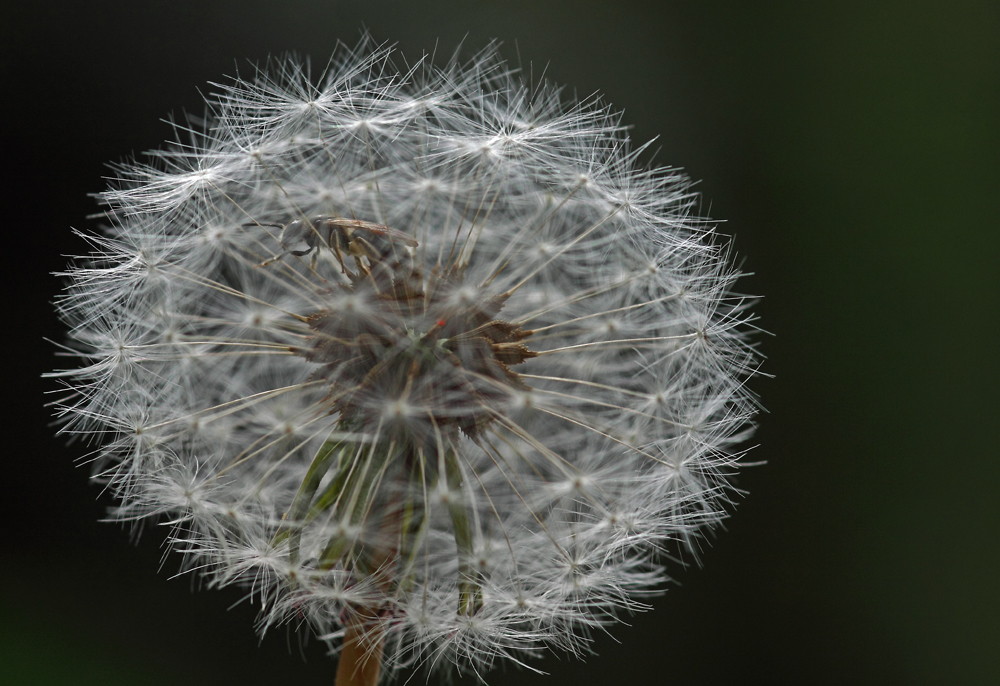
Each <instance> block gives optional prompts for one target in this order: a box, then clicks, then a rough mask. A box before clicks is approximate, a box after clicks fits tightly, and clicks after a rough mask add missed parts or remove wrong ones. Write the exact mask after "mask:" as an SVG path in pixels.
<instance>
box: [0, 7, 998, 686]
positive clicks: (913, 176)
mask: <svg viewBox="0 0 1000 686" xmlns="http://www.w3.org/2000/svg"><path fill="white" fill-rule="evenodd" d="M4 13H5V16H4V18H3V19H2V23H0V60H2V64H0V68H2V72H0V74H2V85H0V88H2V92H3V94H4V96H5V97H4V104H3V107H2V110H0V111H2V113H3V114H2V118H3V127H2V132H0V135H2V137H3V140H2V148H0V150H2V156H3V163H2V165H0V167H2V168H3V173H4V176H5V180H4V182H3V185H2V193H3V195H4V203H3V204H4V210H3V213H2V214H0V226H2V231H3V236H4V250H3V261H4V268H3V270H2V273H3V274H4V277H5V281H8V282H7V283H5V284H4V290H3V293H4V295H5V298H4V308H3V313H4V319H3V333H2V337H0V338H2V340H3V344H4V346H5V347H6V350H5V351H4V357H3V359H4V360H6V361H7V364H6V365H5V369H4V372H3V375H4V377H3V378H4V379H5V380H4V385H3V391H4V392H3V393H0V399H2V402H3V404H4V410H3V414H2V415H0V416H2V417H3V418H4V435H5V437H6V438H7V441H8V447H7V449H5V450H4V458H3V469H2V471H0V479H2V480H3V482H2V486H0V488H2V499H0V507H2V508H3V513H2V519H0V527H2V531H3V543H2V544H0V551H2V553H0V555H2V558H0V682H3V683H5V684H45V683H54V684H177V683H185V684H191V685H201V684H212V685H218V684H254V683H282V684H329V683H332V680H333V672H334V668H335V663H334V662H333V661H332V660H327V659H326V658H324V657H323V655H322V652H321V650H319V648H318V647H317V646H316V645H310V646H308V647H307V648H306V649H305V653H306V657H307V659H306V661H304V662H303V660H302V658H301V657H299V655H298V652H299V651H298V648H297V645H298V643H297V641H296V640H295V639H294V638H293V637H289V636H288V635H286V633H285V632H284V631H282V630H278V631H275V632H274V633H273V634H272V635H270V636H268V637H267V638H266V639H265V640H264V641H263V644H262V645H261V646H259V647H258V641H257V639H256V637H255V635H254V633H253V630H252V620H253V617H254V616H255V612H254V610H253V608H249V607H246V606H239V607H236V608H234V609H232V610H229V611H227V608H228V607H229V606H230V605H231V604H233V603H235V602H236V601H237V600H238V599H239V597H240V594H239V593H238V592H235V591H231V592H218V591H214V590H197V591H192V587H193V585H196V583H195V582H194V580H193V579H192V578H190V577H183V578H179V579H174V578H171V576H172V573H173V572H174V571H175V570H176V567H177V563H176V560H175V559H172V558H168V559H167V560H166V561H165V563H164V564H163V566H162V570H161V571H159V572H157V568H158V567H159V557H160V554H161V550H160V547H159V544H160V542H161V541H162V532H161V531H158V530H156V528H155V527H154V528H151V529H149V530H147V531H145V532H144V534H143V537H142V540H141V541H140V543H139V545H138V546H132V545H130V544H129V533H128V532H127V531H124V530H122V529H121V528H120V527H118V526H116V525H111V524H99V523H97V519H98V518H99V517H100V516H101V515H102V512H103V510H104V508H105V507H106V506H107V504H108V503H107V501H106V500H104V499H101V498H99V497H98V496H99V493H98V489H97V488H96V487H94V486H92V485H90V484H88V482H87V469H86V468H78V469H74V468H73V467H72V460H73V459H74V458H79V457H80V456H82V455H83V454H84V453H85V450H86V447H85V446H82V445H72V446H69V447H67V446H66V445H65V444H64V441H63V440H61V439H57V438H53V437H52V429H51V427H50V426H49V425H48V423H49V417H48V414H47V412H46V411H45V410H43V409H41V405H42V403H43V402H44V397H43V391H45V390H51V389H52V387H53V385H52V384H51V382H43V381H41V380H39V379H38V378H37V377H38V374H39V373H41V372H42V371H44V370H47V369H50V368H52V367H53V366H55V365H56V364H57V362H56V361H55V360H54V358H53V347H52V346H51V345H49V344H46V343H43V342H42V340H41V339H42V337H43V336H46V337H49V338H55V339H57V340H58V339H59V338H61V333H60V328H59V325H58V324H57V323H56V321H55V318H54V316H53V315H52V313H51V307H50V305H49V301H51V299H52V298H53V297H54V294H55V292H56V291H57V290H58V287H59V286H58V283H57V281H56V280H55V279H54V278H52V277H51V276H49V274H48V272H51V271H54V270H58V269H60V268H62V266H63V265H64V263H65V259H64V258H63V257H61V255H63V254H68V253H77V252H80V251H81V250H84V247H83V245H82V243H81V242H80V241H79V240H77V239H74V238H73V237H72V236H71V235H70V233H69V227H70V226H71V225H72V226H77V227H86V228H92V227H93V224H92V223H91V222H88V221H87V220H85V219H84V217H85V215H87V214H88V213H90V212H92V211H93V210H94V208H95V206H94V204H93V201H92V200H90V199H89V198H87V197H86V193H88V192H94V191H99V190H101V189H102V188H103V186H104V182H103V180H102V179H101V176H102V175H104V174H106V173H108V171H107V169H106V168H104V167H103V165H104V163H105V162H107V161H111V160H118V159H120V158H122V157H125V156H127V155H129V154H131V153H133V152H136V153H138V152H140V151H142V150H145V149H150V148H155V147H157V146H158V145H159V144H160V142H161V141H162V140H163V138H165V137H166V136H168V135H169V132H168V129H167V127H166V126H165V125H164V124H162V123H161V122H159V121H158V120H159V118H161V117H163V116H165V115H166V114H167V113H168V112H171V111H173V112H175V113H180V112H181V111H182V110H185V109H186V110H189V111H194V112H199V111H200V109H201V106H200V105H199V95H198V89H206V88H207V86H206V82H208V81H210V80H215V81H218V80H220V79H221V77H222V76H223V75H225V74H230V75H231V74H233V72H234V70H235V66H234V65H235V64H236V61H237V60H239V61H240V64H241V65H244V66H245V61H244V58H251V59H255V60H260V59H263V58H264V57H266V56H267V55H269V54H278V53H282V52H284V51H287V50H295V51H297V52H299V53H302V54H307V55H311V56H312V57H313V58H314V59H315V60H316V61H318V62H320V63H322V62H323V61H325V59H326V57H327V56H328V55H329V53H330V51H331V49H332V47H333V45H334V41H335V40H336V39H338V38H341V39H343V40H345V41H347V42H348V43H353V42H354V41H355V40H356V38H357V36H358V33H359V29H360V27H361V26H362V24H365V25H367V26H368V27H369V28H370V29H371V30H372V32H373V33H374V35H375V36H376V37H377V38H378V39H380V40H387V41H398V42H399V45H400V47H401V48H402V49H403V50H404V51H405V53H406V54H408V55H411V56H418V55H419V54H420V53H421V51H423V50H428V51H429V50H431V49H433V47H434V43H435V40H436V39H440V45H441V50H443V51H444V52H450V51H451V50H452V49H453V48H454V46H455V45H457V43H458V42H459V41H460V40H461V39H462V38H463V36H466V39H465V40H466V45H467V46H468V48H469V49H470V50H471V49H476V48H479V47H481V46H482V45H484V44H485V42H486V41H487V40H488V39H489V38H491V37H496V38H499V39H501V40H503V41H504V53H505V54H506V55H507V56H508V58H509V59H510V60H512V61H515V62H516V61H517V59H518V55H520V60H521V62H522V64H524V65H528V64H529V63H530V64H533V65H534V70H535V73H536V74H537V73H538V72H539V71H540V70H541V68H543V67H544V66H546V65H548V72H547V73H548V74H549V75H550V76H551V77H552V78H553V79H555V80H557V81H558V82H560V83H564V84H568V85H569V86H570V87H571V88H572V89H575V91H576V92H577V93H578V94H579V95H581V96H586V95H589V94H590V93H592V92H593V91H596V90H601V91H602V92H603V93H604V94H605V96H606V99H607V100H608V101H610V102H611V103H612V104H613V105H614V106H615V107H616V108H618V109H623V110H624V111H625V121H626V122H628V123H630V124H632V125H633V126H634V129H633V132H632V133H633V137H634V138H635V139H636V140H638V141H645V140H648V139H650V138H652V137H655V136H659V143H658V145H659V147H660V152H659V154H658V156H657V157H656V162H657V163H660V164H671V165H679V166H683V167H685V168H686V169H687V170H688V171H689V173H690V174H691V176H692V177H693V178H695V179H701V180H702V181H701V183H700V186H699V188H700V190H701V192H702V193H703V197H704V206H703V211H704V212H705V213H710V214H711V216H713V217H716V218H719V219H725V220H727V223H726V224H725V225H724V226H723V230H724V231H726V232H728V233H730V234H732V235H734V236H735V238H736V248H737V251H738V253H739V255H740V256H741V257H742V258H745V262H744V268H745V269H746V270H747V271H751V272H754V275H753V276H751V277H748V278H747V279H746V280H745V281H744V282H743V284H742V288H743V289H744V290H745V291H748V292H753V293H759V294H763V295H764V296H765V298H764V299H763V300H762V301H761V303H760V304H759V306H758V308H757V310H758V312H759V313H760V315H761V316H762V323H763V326H764V327H765V328H767V329H768V330H769V331H770V332H772V333H774V334H775V336H774V337H764V338H762V340H761V344H762V349H763V351H764V352H765V353H766V354H767V356H768V358H769V359H768V362H767V364H766V366H765V371H766V372H768V373H770V374H773V375H774V377H775V378H774V379H765V378H759V379H757V380H756V381H755V382H754V383H753V387H754V389H755V390H757V391H758V392H759V393H760V395H761V397H762V399H763V402H764V404H765V405H766V407H767V409H768V410H769V413H768V414H765V415H763V416H762V417H761V419H760V429H759V431H758V433H757V435H756V438H755V442H759V444H760V447H758V448H756V449H755V451H754V452H753V454H752V459H756V460H766V461H767V464H766V465H765V466H762V467H755V468H752V469H748V470H746V471H745V472H744V473H743V474H742V475H741V477H740V481H739V486H740V487H741V488H745V489H746V490H747V491H748V492H749V495H748V496H747V497H746V498H745V500H744V502H742V503H740V505H739V506H738V507H737V508H736V511H735V514H734V516H733V517H732V518H731V519H730V520H729V521H728V522H727V524H726V531H721V532H719V535H718V536H717V537H716V540H715V541H714V544H713V546H712V547H711V548H709V549H707V550H706V551H705V553H704V555H703V568H701V569H698V568H692V569H688V570H677V573H676V576H677V580H678V582H679V584H678V585H676V586H673V587H671V588H670V590H669V592H668V593H667V594H666V595H665V596H663V597H662V598H660V599H658V600H656V601H655V609H654V611H653V612H651V613H648V614H645V615H642V616H637V617H635V618H633V619H631V620H630V624H631V626H618V627H616V628H615V629H613V631H612V634H613V636H614V639H616V640H617V641H620V643H619V642H616V640H613V639H611V638H609V637H607V636H596V637H595V642H594V647H595V649H596V651H597V652H598V653H599V655H598V656H594V657H590V658H589V659H588V660H587V661H586V663H581V662H575V661H571V660H567V659H566V658H561V659H555V658H548V659H546V660H545V661H542V662H540V663H538V666H539V667H540V668H542V669H544V670H546V671H548V672H550V673H551V676H548V677H539V676H535V675H532V674H530V673H528V672H524V671H518V670H513V669H508V670H506V671H497V672H494V673H493V674H492V677H491V678H490V683H491V684H495V685H497V686H500V685H503V684H529V685H530V684H553V685H554V684H570V683H572V684H614V685H616V686H620V685H621V684H626V683H627V684H727V685H732V684H754V683H766V684H843V683H851V684H884V683H893V684H896V683H898V684H945V683H947V684H992V683H1000V590H998V583H997V582H998V577H1000V575H998V567H1000V546H998V543H1000V540H998V539H1000V535H998V524H1000V498H998V487H1000V460H998V450H997V436H998V428H1000V421H997V418H996V415H997V410H998V406H1000V402H998V401H997V395H998V389H1000V384H998V382H1000V378H998V363H997V359H998V353H1000V350H998V343H997V334H998V333H1000V331H998V326H997V316H998V314H1000V307H998V304H997V299H998V296H1000V278H998V274H1000V270H998V266H997V262H998V256H1000V238H998V215H1000V213H998V209H1000V190H998V185H1000V184H998V181H1000V174H998V171H997V169H998V165H1000V155H998V152H1000V146H998V131H1000V116H998V115H1000V107H998V105H1000V5H998V4H997V3H995V2H993V3H991V2H985V1H983V2H975V1H952V2H937V3H930V2H913V1H912V0H910V1H905V2H903V1H891V2H871V1H869V2H847V1H843V0H842V1H839V2H805V3H803V2H781V3H778V2H774V3H770V2H767V3H765V2H746V1H740V0H731V1H728V2H700V3H695V2H691V3H679V2H661V3H652V2H650V3H642V2H629V1H623V0H619V1H617V2H584V1H578V2H563V1H559V2H540V3H533V2H501V1H494V2H489V3H476V2H453V3H445V2H439V1H436V0H434V1H429V2H428V1H419V0H410V1H407V2H379V1H375V0H372V1H370V2H366V3H349V2H333V1H328V2H318V1H314V2H300V1H289V0H271V1H269V2H256V1H247V0H243V1H241V2H236V1H226V2H201V3H170V4H168V3H156V2H138V1H132V2H104V3H101V2H88V3H70V2H54V3H53V2H50V3H36V4H34V5H32V6H31V8H30V9H28V4H27V3H18V5H17V6H16V7H13V8H7V9H5V10H4ZM288 645H291V646H292V654H289V649H288ZM420 681H422V677H417V681H416V682H415V683H420Z"/></svg>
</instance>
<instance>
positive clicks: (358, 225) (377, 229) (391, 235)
mask: <svg viewBox="0 0 1000 686" xmlns="http://www.w3.org/2000/svg"><path fill="white" fill-rule="evenodd" d="M329 221H330V223H331V224H333V225H335V226H338V227H341V228H344V229H351V230H352V231H366V232H369V233H373V234H376V235H378V236H383V237H385V238H386V239H387V240H390V241H394V242H398V243H402V244H403V245H408V246H409V247H411V248H415V247H417V241H416V239H414V238H413V236H410V235H408V234H405V233H402V232H401V231H396V230H395V229H390V228H389V227H388V226H384V225H382V224H375V223H373V222H366V221H362V220H360V219H339V218H338V219H331V220H329Z"/></svg>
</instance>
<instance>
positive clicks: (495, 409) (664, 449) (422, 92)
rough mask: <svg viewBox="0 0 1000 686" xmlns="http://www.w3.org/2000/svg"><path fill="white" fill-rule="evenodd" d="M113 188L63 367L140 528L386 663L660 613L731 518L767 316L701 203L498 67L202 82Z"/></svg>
mask: <svg viewBox="0 0 1000 686" xmlns="http://www.w3.org/2000/svg"><path fill="white" fill-rule="evenodd" d="M217 88H218V90H217V91H216V93H215V94H214V95H212V96H210V97H209V99H208V115H206V117H205V118H204V119H194V118H192V119H191V120H190V121H188V122H186V123H184V124H177V125H175V129H176V132H177V139H176V140H175V141H174V142H173V143H172V144H170V145H169V146H167V147H166V148H165V149H163V150H160V151H156V152H154V153H151V162H150V163H149V164H145V163H139V162H129V163H124V164H121V165H119V166H117V167H116V172H117V173H116V179H115V181H114V182H113V184H112V186H111V187H110V188H108V189H107V190H106V191H105V192H104V193H102V194H101V196H100V198H101V201H102V203H103V205H104V211H105V216H106V217H107V222H108V226H107V227H106V229H105V231H104V232H103V233H102V234H98V235H93V236H87V240H88V241H89V242H90V244H91V246H92V250H93V252H92V254H91V255H89V256H86V257H82V258H80V259H79V260H78V261H77V262H76V263H75V264H74V265H73V266H72V267H71V268H70V269H69V270H68V271H67V272H66V276H68V279H69V286H68V287H67V289H66V291H65V292H64V294H63V295H62V297H61V298H60V300H59V303H58V308H59V311H60V314H61V315H62V317H63V319H64V320H65V321H66V323H67V325H68V328H69V331H70V340H71V343H70V345H69V349H70V352H71V354H72V355H74V356H76V357H77V358H78V359H79V366H78V367H75V368H69V369H66V370H63V371H59V372H56V373H54V374H53V375H52V376H53V377H55V378H57V379H58V381H59V383H61V384H62V387H63V389H64V393H63V395H62V396H61V400H60V401H59V402H58V404H57V414H58V416H59V418H60V419H61V421H62V422H63V431H64V432H66V433H71V434H82V435H84V436H87V437H89V438H90V439H91V440H92V442H93V445H94V452H93V456H92V461H93V463H94V467H95V478H96V479H97V480H99V481H101V482H102V483H104V484H106V486H107V487H108V489H110V491H111V492H112V493H113V494H114V495H115V496H116V497H117V498H118V503H119V504H118V506H117V508H116V509H115V511H114V513H115V515H116V516H117V517H118V518H120V519H122V520H123V521H138V520H142V519H145V518H157V519H160V520H162V521H166V522H168V523H170V524H171V525H172V526H173V533H172V534H171V536H170V545H171V547H172V548H173V549H174V550H175V551H176V552H177V553H178V554H179V555H180V557H181V559H182V560H184V562H183V565H184V567H185V568H187V569H190V570H192V571H195V570H196V573H199V574H204V575H206V576H207V577H208V578H209V579H210V582H211V584H213V585H217V586H225V585H231V584H233V585H239V586H242V587H244V588H247V589H249V593H250V594H251V596H252V597H256V598H258V599H259V600H260V602H261V603H262V612H261V616H260V621H259V627H258V628H259V629H260V630H261V631H262V632H263V631H266V630H267V629H268V628H269V627H271V626H274V625H276V624H281V623H284V622H295V623H302V622H304V623H306V624H308V625H309V626H310V627H311V629H312V631H314V632H315V633H316V635H318V636H320V637H321V638H322V639H323V640H325V641H327V642H328V643H329V645H330V647H331V650H332V651H333V652H336V651H338V650H340V649H341V647H342V645H343V644H344V642H345V641H346V640H348V639H347V638H346V637H348V636H353V637H354V639H352V640H355V639H356V640H358V641H361V642H362V643H363V644H364V645H366V646H368V649H370V650H371V651H375V648H376V646H379V647H380V648H379V649H381V650H383V658H382V659H383V662H384V664H385V666H386V667H387V668H389V669H395V668H404V667H412V666H415V665H425V666H429V667H437V666H443V665H446V664H453V665H455V666H457V667H458V668H459V669H460V670H465V669H470V670H473V671H475V672H476V673H481V672H482V670H484V669H488V668H490V667H492V666H494V665H495V664H496V663H497V662H498V661H501V660H513V661H515V662H518V663H520V662H521V660H522V659H524V658H526V657H530V656H533V655H535V654H537V653H538V651H539V649H540V648H542V647H550V648H553V649H556V650H565V651H569V652H573V653H578V652H580V651H581V650H583V649H585V646H586V645H587V639H586V635H587V632H588V631H590V630H591V629H593V628H595V627H600V626H605V625H607V624H610V623H613V622H614V621H615V616H616V615H617V614H618V613H620V612H622V611H627V612H631V611H637V610H642V609H645V606H644V605H643V604H642V603H641V602H639V601H638V600H637V598H640V597H644V596H645V595H647V594H649V593H651V592H654V591H655V590H656V589H657V588H659V587H660V585H661V584H662V582H663V581H664V580H665V579H667V575H668V573H669V570H668V569H667V567H666V566H665V565H666V564H667V563H666V562H665V560H668V559H670V558H669V557H668V556H663V555H662V553H663V552H664V551H667V552H669V551H670V550H672V549H675V548H676V547H678V546H680V547H688V548H691V549H692V550H696V548H697V545H698V541H699V540H700V537H701V536H702V535H703V533H704V531H706V530H707V529H708V528H710V527H711V526H713V525H714V524H715V523H717V522H718V521H719V520H720V519H721V518H722V517H724V516H725V510H726V506H727V505H728V504H729V497H730V493H731V489H730V488H729V486H728V482H727V480H728V479H729V478H730V477H731V476H732V474H733V473H734V472H735V471H736V469H737V468H738V466H739V458H740V456H741V455H742V452H741V448H740V446H741V444H742V442H743V441H745V439H746V438H747V436H748V434H749V432H750V431H751V430H752V420H753V417H754V415H755V412H756V402H755V399H754V397H753V395H752V394H751V392H750V391H748V390H747V387H746V380H747V378H748V377H750V376H752V375H753V374H754V373H755V371H756V369H757V366H758V363H759V362H758V356H757V354H756V352H755V350H754V347H753V346H752V345H751V344H750V343H749V342H748V340H747V332H748V331H749V330H750V328H751V327H750V326H749V324H750V322H752V321H753V316H752V315H751V314H750V312H749V310H748V309H747V308H748V303H749V301H748V300H747V299H746V298H743V297H740V296H738V295H735V294H733V293H732V287H733V284H734V282H735V280H736V278H737V277H738V274H737V273H736V272H735V271H734V269H733V267H732V266H731V261H730V255H729V248H728V246H727V245H726V243H725V242H724V241H723V240H722V239H721V238H720V237H719V236H718V235H716V234H715V232H714V229H713V225H712V223H711V222H710V221H709V220H706V219H702V218H699V217H697V216H695V215H694V214H693V207H694V205H695V203H696V201H697V198H696V196H695V194H694V193H693V192H692V191H691V188H690V183H689V181H688V180H687V178H686V177H685V176H684V175H683V174H681V173H680V172H678V171H677V170H673V169H650V168H646V167H643V166H642V165H641V164H640V162H639V160H638V157H639V154H640V153H641V152H642V151H643V147H642V146H640V147H638V148H635V147H633V146H632V144H631V142H630V141H629V139H628V136H627V134H626V132H625V128H624V127H623V126H622V125H621V124H620V122H619V118H618V115H616V114H615V113H614V112H612V111H611V110H610V109H609V108H607V107H606V106H604V105H603V104H601V103H600V102H599V101H598V100H596V99H590V100H588V101H586V102H582V103H581V102H576V101H572V100H567V99H566V98H565V97H564V96H563V94H562V92H561V90H560V89H559V88H558V87H556V86H553V85H551V84H546V83H537V82H525V81H523V80H522V77H521V76H520V75H519V74H518V73H517V72H516V71H515V70H513V69H511V68H510V67H509V66H508V65H507V64H506V63H505V62H503V60H502V59H501V58H500V57H499V56H498V53H497V50H496V48H495V46H491V47H489V48H487V49H485V50H483V51H482V52H480V53H478V54H476V55H474V56H472V57H471V58H470V59H468V60H467V61H462V59H460V58H459V57H458V56H457V55H456V56H455V57H453V58H452V59H451V60H449V61H448V62H447V63H445V64H444V65H434V64H432V63H431V62H430V61H429V60H427V59H425V60H421V61H418V62H416V63H415V64H413V65H412V66H409V67H407V68H405V69H399V68H398V67H397V66H396V64H395V63H394V61H393V53H392V50H390V49H387V48H383V47H378V46H375V45H373V44H372V43H371V42H370V40H369V39H365V40H364V41H363V42H362V43H361V44H359V45H358V46H356V47H354V48H346V47H343V46H342V47H341V48H340V49H339V51H338V52H337V53H336V54H335V56H334V58H333V59H332V61H331V62H330V64H329V65H328V67H327V68H326V69H325V70H324V71H323V72H322V73H321V74H318V75H317V74H313V73H312V72H311V70H310V67H309V65H308V64H303V63H301V62H298V61H296V60H294V59H287V60H275V61H272V62H271V63H269V64H268V65H266V66H265V67H262V68H261V69H259V70H257V71H256V72H255V73H254V74H253V76H252V77H250V78H246V79H234V80H232V81H230V82H229V83H226V84H223V85H221V86H217Z"/></svg>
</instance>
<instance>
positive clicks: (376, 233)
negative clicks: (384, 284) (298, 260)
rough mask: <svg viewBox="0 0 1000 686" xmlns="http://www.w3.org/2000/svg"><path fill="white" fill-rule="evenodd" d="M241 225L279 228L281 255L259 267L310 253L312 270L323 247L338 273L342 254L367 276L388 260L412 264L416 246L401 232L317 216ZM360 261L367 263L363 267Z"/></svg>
mask: <svg viewBox="0 0 1000 686" xmlns="http://www.w3.org/2000/svg"><path fill="white" fill-rule="evenodd" d="M243 226H273V227H274V228H278V229H281V238H280V243H281V247H282V248H284V249H285V250H284V252H281V253H279V254H278V255H275V256H274V257H272V258H270V259H268V260H265V261H264V262H261V264H260V266H261V267H264V266H267V265H269V264H271V263H272V262H274V261H276V260H279V259H281V257H282V256H283V255H286V254H291V255H295V256H298V257H301V256H303V255H308V254H310V253H311V254H312V259H311V261H310V265H311V268H312V269H315V268H316V258H317V257H318V256H319V251H320V250H321V249H322V248H324V247H326V248H329V249H330V251H331V252H333V255H334V257H336V258H337V262H338V263H339V264H340V270H341V273H342V274H346V273H347V265H346V264H345V263H344V257H345V255H350V256H352V257H354V263H355V264H356V265H357V267H358V271H359V272H360V273H361V274H367V273H369V272H370V268H371V267H372V266H374V265H375V264H378V263H380V262H382V261H383V260H386V259H388V258H394V259H396V260H397V261H399V262H401V263H405V262H412V259H413V249H414V248H416V247H417V241H416V240H414V238H413V237H412V236H408V235H406V234H405V233H401V232H399V231H396V230H395V229H390V228H389V227H388V226H383V225H382V224H374V223H372V222H366V221H362V220H360V219H347V218H345V217H331V216H328V215H317V216H315V217H308V218H307V217H302V218H301V219H296V220H294V221H292V222H289V223H288V224H284V225H281V224H262V223H258V222H253V223H249V224H244V225H243ZM303 243H304V244H305V248H304V249H293V246H297V245H302V244H303ZM362 258H365V259H367V260H368V265H367V266H366V265H365V264H364V262H363V261H362Z"/></svg>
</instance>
